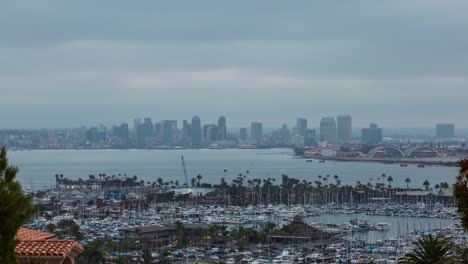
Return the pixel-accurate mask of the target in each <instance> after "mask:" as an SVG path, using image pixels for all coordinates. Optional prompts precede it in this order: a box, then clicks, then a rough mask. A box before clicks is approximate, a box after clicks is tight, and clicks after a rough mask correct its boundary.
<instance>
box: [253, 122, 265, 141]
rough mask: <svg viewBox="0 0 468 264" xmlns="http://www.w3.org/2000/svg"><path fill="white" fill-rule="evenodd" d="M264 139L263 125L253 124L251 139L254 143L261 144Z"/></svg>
mask: <svg viewBox="0 0 468 264" xmlns="http://www.w3.org/2000/svg"><path fill="white" fill-rule="evenodd" d="M262 138H263V125H262V123H259V122H252V123H251V124H250V139H251V140H252V141H253V142H256V143H259V141H261V140H262Z"/></svg>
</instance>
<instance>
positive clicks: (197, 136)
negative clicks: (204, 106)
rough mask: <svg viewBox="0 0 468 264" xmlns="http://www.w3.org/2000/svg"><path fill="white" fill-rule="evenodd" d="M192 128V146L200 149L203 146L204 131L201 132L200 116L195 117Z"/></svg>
mask: <svg viewBox="0 0 468 264" xmlns="http://www.w3.org/2000/svg"><path fill="white" fill-rule="evenodd" d="M190 128H191V132H192V133H191V134H192V135H191V137H192V141H191V144H192V146H195V147H198V146H201V137H202V131H201V121H200V118H199V117H198V116H194V117H193V118H192V124H191V126H190Z"/></svg>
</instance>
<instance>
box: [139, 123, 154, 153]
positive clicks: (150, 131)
mask: <svg viewBox="0 0 468 264" xmlns="http://www.w3.org/2000/svg"><path fill="white" fill-rule="evenodd" d="M142 130H143V133H142V137H143V145H145V146H150V145H153V144H154V125H153V121H151V118H149V117H146V118H145V119H144V121H143V124H142Z"/></svg>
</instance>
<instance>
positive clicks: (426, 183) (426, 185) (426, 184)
mask: <svg viewBox="0 0 468 264" xmlns="http://www.w3.org/2000/svg"><path fill="white" fill-rule="evenodd" d="M423 185H424V188H425V189H426V191H428V190H429V186H430V185H431V184H430V183H429V181H428V180H425V181H424V182H423Z"/></svg>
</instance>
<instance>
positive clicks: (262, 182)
mask: <svg viewBox="0 0 468 264" xmlns="http://www.w3.org/2000/svg"><path fill="white" fill-rule="evenodd" d="M248 173H249V172H248V171H246V173H245V174H242V173H239V175H238V176H237V177H236V178H234V179H233V180H232V182H231V183H228V182H227V181H226V179H225V178H224V177H223V178H221V180H220V183H219V184H217V185H214V187H216V191H214V192H212V193H210V194H208V195H211V196H217V197H221V198H224V200H225V203H226V204H231V205H241V206H244V205H248V204H288V205H289V204H310V203H330V202H335V203H352V202H366V201H370V200H371V198H375V197H389V196H390V195H391V194H392V193H394V192H395V191H396V190H401V189H400V188H393V187H392V183H393V181H394V180H393V177H392V176H387V175H385V174H382V175H381V176H379V177H377V178H376V179H375V180H374V179H373V178H370V179H369V182H367V183H366V184H363V183H361V182H360V181H357V182H356V184H355V185H354V186H352V185H343V184H342V182H341V179H340V176H338V175H334V176H330V175H325V176H322V175H318V176H317V179H316V180H315V181H313V182H312V181H307V180H299V179H296V178H292V177H289V176H288V175H286V174H283V175H281V182H278V183H276V179H275V178H266V179H259V178H249V177H248ZM405 182H406V183H407V189H409V183H411V179H409V178H407V179H406V180H405ZM385 183H388V184H385ZM423 186H424V188H425V190H429V189H430V188H429V187H430V183H429V181H428V180H426V181H424V183H423ZM448 187H449V185H448V183H446V182H445V183H440V184H436V185H434V189H436V191H437V190H439V189H441V188H448Z"/></svg>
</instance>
